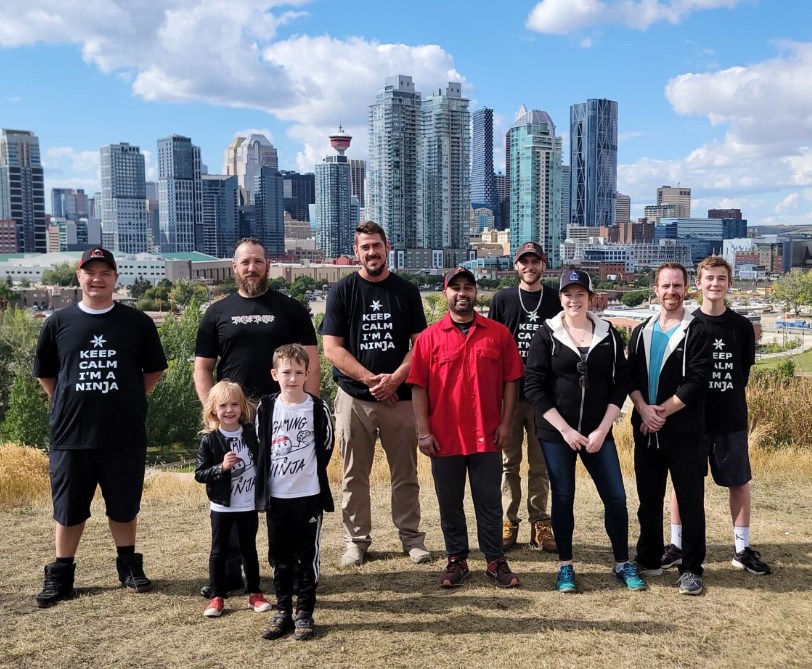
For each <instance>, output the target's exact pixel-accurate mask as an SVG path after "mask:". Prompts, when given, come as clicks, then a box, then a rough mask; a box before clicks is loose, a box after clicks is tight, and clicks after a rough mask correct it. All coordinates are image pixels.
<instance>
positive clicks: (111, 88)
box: [0, 0, 812, 225]
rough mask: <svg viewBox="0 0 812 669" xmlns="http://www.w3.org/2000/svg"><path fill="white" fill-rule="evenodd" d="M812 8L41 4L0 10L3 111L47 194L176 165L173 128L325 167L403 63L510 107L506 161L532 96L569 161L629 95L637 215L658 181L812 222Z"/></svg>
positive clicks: (423, 86)
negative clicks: (36, 155)
mask: <svg viewBox="0 0 812 669" xmlns="http://www.w3.org/2000/svg"><path fill="white" fill-rule="evenodd" d="M629 8H631V9H630V10H629ZM45 15H48V16H52V20H44V19H43V16H45ZM428 15H431V16H432V21H430V22H427V21H426V20H425V18H426V16H428ZM810 17H812V8H810V7H809V6H807V4H806V3H800V4H799V3H791V4H790V2H789V0H776V1H774V2H771V3H767V2H765V1H764V0H760V1H757V0H749V1H747V2H745V1H744V0H703V2H697V1H695V0H694V1H691V2H679V3H676V2H667V1H664V0H661V1H659V2H647V3H645V6H644V5H643V4H641V3H640V2H627V3H620V2H614V1H608V0H607V1H603V2H598V1H597V0H596V1H594V2H588V3H581V4H579V5H578V6H577V7H574V6H573V5H572V3H570V2H565V1H564V0H544V1H543V2H539V3H535V4H534V3H532V2H528V3H524V4H519V3H510V4H508V5H506V6H495V5H493V4H491V3H465V4H462V3H460V2H449V3H439V4H438V3H431V4H429V3H427V2H423V1H422V0H419V1H416V2H415V3H412V4H410V6H409V11H405V10H404V9H400V10H399V9H397V8H394V7H386V8H383V7H381V6H380V5H379V4H378V3H371V2H368V1H367V0H358V1H357V2H353V3H330V2H326V1H324V0H317V1H313V2H302V1H296V2H290V3H279V2H273V3H272V2H270V1H267V2H255V3H251V4H250V5H249V4H248V3H239V2H235V3H229V4H219V5H213V4H210V3H201V2H197V1H196V0H162V1H160V2H157V1H156V2H155V3H151V4H150V5H149V6H148V7H141V8H140V9H139V10H138V11H136V10H135V9H128V8H122V7H118V6H116V5H114V4H113V3H112V2H102V3H100V5H98V6H97V5H94V6H93V7H90V6H88V5H86V3H84V4H82V3H74V2H71V1H66V2H63V3H61V6H60V9H54V8H53V7H52V6H51V5H50V4H49V3H47V2H44V0H31V1H30V2H28V3H26V5H25V7H23V8H19V7H15V8H11V6H9V7H4V8H0V26H2V27H0V67H1V68H2V71H3V73H4V86H3V89H2V92H0V126H1V127H4V128H20V129H25V130H31V131H32V132H34V133H35V134H36V135H37V136H38V137H39V140H40V145H41V153H42V158H43V164H44V171H45V186H46V193H48V194H49V193H50V190H51V189H52V188H54V187H67V188H84V189H85V192H86V193H87V194H88V195H92V194H93V193H94V192H97V191H98V190H99V189H100V181H99V176H98V173H99V149H100V147H101V146H103V145H107V144H116V143H122V142H127V143H130V144H133V145H136V146H140V147H141V149H142V151H143V152H144V155H145V160H146V163H147V178H148V179H151V180H157V178H158V176H157V140H158V138H160V137H165V136H168V135H171V134H180V135H183V136H188V137H192V138H193V140H194V142H195V144H196V145H198V146H200V147H201V157H202V160H203V162H204V163H205V164H206V165H207V166H208V169H209V172H210V173H217V172H219V171H220V166H221V160H222V155H223V152H224V151H225V149H226V148H227V146H228V145H229V143H230V142H231V141H232V139H233V137H234V136H235V135H236V134H237V133H243V134H249V133H251V132H254V131H256V132H259V133H262V134H266V135H267V136H268V138H269V139H270V140H271V142H272V143H273V145H274V147H275V148H276V149H277V151H278V155H279V167H280V168H281V169H287V170H290V169H295V170H298V171H300V172H305V171H306V172H312V171H313V169H314V166H315V165H316V164H317V163H318V162H320V161H321V160H322V159H323V157H324V155H327V154H328V153H329V148H328V146H327V142H326V140H325V137H327V136H328V135H329V132H330V131H332V130H333V129H334V128H335V127H337V126H338V124H339V123H342V124H343V126H344V127H345V129H346V130H347V132H349V133H350V134H352V135H353V137H354V138H355V139H354V151H353V153H354V157H355V158H359V159H366V158H368V137H367V130H368V124H367V119H368V107H369V105H370V104H372V103H373V102H374V99H375V93H376V91H377V90H378V89H379V88H380V85H381V82H382V81H383V80H384V78H385V77H386V76H391V75H396V74H404V75H408V76H411V77H413V80H414V83H415V87H416V89H417V90H420V91H423V92H424V93H425V92H426V91H431V90H433V89H435V88H440V87H444V86H445V85H446V84H447V82H449V81H458V82H460V83H461V84H462V86H463V90H464V91H465V93H466V96H467V97H469V98H470V99H471V105H470V111H471V112H475V111H476V110H477V109H479V108H481V107H484V106H486V107H489V108H492V109H494V132H495V142H494V153H495V167H496V169H497V170H504V146H503V145H502V142H501V141H500V138H502V137H504V134H505V132H506V130H507V128H508V127H509V126H510V124H511V122H512V118H513V114H514V113H515V110H516V109H518V108H519V107H520V106H521V105H522V104H524V105H525V106H526V107H527V108H528V109H542V110H544V111H546V112H548V113H549V114H550V116H551V118H552V120H553V122H554V123H555V124H556V127H557V129H558V132H559V133H560V135H561V136H562V139H563V142H564V156H568V155H569V136H568V134H569V128H568V122H567V121H568V115H569V108H570V105H572V104H576V103H580V102H583V101H584V100H587V99H591V98H607V99H611V100H615V101H617V102H618V109H619V133H618V135H619V142H618V190H619V191H620V192H622V193H624V194H627V195H629V196H630V197H631V207H632V218H637V217H639V216H642V215H643V207H644V206H645V205H648V204H653V203H654V202H655V201H656V188H657V187H659V186H663V185H671V186H677V185H684V186H688V187H690V188H692V191H693V205H694V209H695V212H696V214H697V215H701V214H703V213H704V212H705V211H706V210H707V209H711V208H729V207H736V208H740V209H741V210H742V211H744V212H745V215H746V216H747V217H748V219H749V220H750V221H751V224H752V225H759V224H769V223H778V222H782V223H787V224H798V223H812V212H810V210H811V209H812V206H811V205H812V169H811V168H810V166H812V148H810V147H812V127H810V126H809V124H808V123H806V122H805V119H806V118H807V117H808V116H809V115H810V113H812V93H809V92H807V87H806V86H805V85H804V82H805V77H806V72H808V70H809V68H810V67H812V41H811V40H810V34H809V29H808V26H809V25H810V21H809V18H810ZM448 26H453V27H454V29H453V30H448ZM483 26H488V31H487V32H486V33H485V32H483V30H482V27H483ZM471 35H486V36H487V39H485V40H484V41H483V39H479V38H477V39H472V38H471ZM483 44H484V45H485V46H486V47H487V48H483ZM44 82H47V84H46V83H44ZM57 112H58V113H57ZM47 201H48V202H49V199H47ZM46 206H47V204H46Z"/></svg>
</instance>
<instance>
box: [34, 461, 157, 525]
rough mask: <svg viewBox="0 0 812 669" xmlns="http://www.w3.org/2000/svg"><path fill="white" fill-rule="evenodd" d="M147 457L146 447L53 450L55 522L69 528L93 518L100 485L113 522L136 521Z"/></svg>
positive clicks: (108, 515)
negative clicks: (91, 510) (93, 507)
mask: <svg viewBox="0 0 812 669" xmlns="http://www.w3.org/2000/svg"><path fill="white" fill-rule="evenodd" d="M146 455H147V453H146V447H144V448H116V449H112V448H111V449H69V450H52V451H50V453H49V454H48V459H49V462H50V476H51V498H52V499H53V502H54V520H55V521H56V522H57V523H59V524H60V525H65V526H70V525H79V524H80V523H83V522H84V521H86V520H87V519H88V518H90V503H91V502H92V501H93V495H94V494H95V493H96V486H97V485H98V486H100V487H101V491H102V495H103V496H104V503H105V507H106V508H107V517H108V518H109V519H110V520H113V521H115V522H117V523H129V522H130V521H131V520H134V519H135V517H136V516H137V515H138V512H139V511H140V510H141V494H142V493H143V492H144V471H145V469H146Z"/></svg>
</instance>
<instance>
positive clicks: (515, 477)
mask: <svg viewBox="0 0 812 669" xmlns="http://www.w3.org/2000/svg"><path fill="white" fill-rule="evenodd" d="M525 432H527V464H528V467H529V469H528V472H527V516H528V520H529V521H530V524H531V525H532V524H533V523H535V522H536V521H538V520H550V514H549V513H547V500H548V498H549V497H550V480H549V478H548V477H547V463H546V462H545V461H544V454H543V453H542V452H541V444H539V440H538V438H537V437H536V420H535V409H534V408H533V405H532V404H530V403H529V402H527V401H524V400H520V401H518V402H516V409H515V410H514V411H513V433H512V436H511V439H510V444H509V445H508V446H507V447H506V448H505V449H503V450H502V517H503V519H504V520H509V521H510V522H511V523H513V524H514V525H518V524H519V503H520V502H521V500H522V477H521V475H520V473H519V468H520V467H521V464H522V442H523V441H524V435H525Z"/></svg>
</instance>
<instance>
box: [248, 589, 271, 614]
mask: <svg viewBox="0 0 812 669" xmlns="http://www.w3.org/2000/svg"><path fill="white" fill-rule="evenodd" d="M248 606H250V607H251V608H252V609H254V611H256V612H257V613H265V611H270V610H271V603H270V602H269V601H268V600H267V599H265V597H264V596H263V595H262V593H261V592H255V593H253V594H252V595H248Z"/></svg>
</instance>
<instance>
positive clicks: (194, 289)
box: [169, 280, 209, 307]
mask: <svg viewBox="0 0 812 669" xmlns="http://www.w3.org/2000/svg"><path fill="white" fill-rule="evenodd" d="M208 296H209V292H208V290H206V286H204V285H203V284H201V283H197V282H193V281H183V280H181V281H176V282H175V285H173V286H172V288H171V290H170V291H169V298H170V300H172V302H174V304H175V306H176V307H186V306H187V305H188V304H190V303H191V302H192V300H195V301H197V303H198V304H200V303H202V302H205V301H206V298H208Z"/></svg>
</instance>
